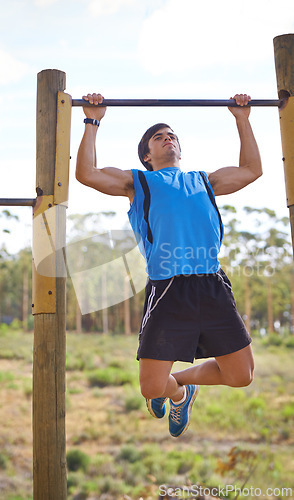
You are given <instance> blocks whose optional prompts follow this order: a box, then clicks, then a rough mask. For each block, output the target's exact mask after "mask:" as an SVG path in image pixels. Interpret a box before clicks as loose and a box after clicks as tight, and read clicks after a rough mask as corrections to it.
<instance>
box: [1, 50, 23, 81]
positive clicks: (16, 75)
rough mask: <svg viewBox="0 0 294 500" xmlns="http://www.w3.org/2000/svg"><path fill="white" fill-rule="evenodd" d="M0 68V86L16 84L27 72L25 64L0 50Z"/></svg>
mask: <svg viewBox="0 0 294 500" xmlns="http://www.w3.org/2000/svg"><path fill="white" fill-rule="evenodd" d="M0 67H1V72H0V85H7V84H10V83H15V82H18V81H19V80H21V78H22V77H23V76H24V75H25V74H26V73H27V71H28V65H27V64H25V63H23V62H21V61H19V60H18V59H16V58H15V57H14V56H12V55H11V54H9V53H8V52H6V51H4V50H1V49H0Z"/></svg>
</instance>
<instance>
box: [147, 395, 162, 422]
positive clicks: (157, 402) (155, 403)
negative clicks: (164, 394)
mask: <svg viewBox="0 0 294 500" xmlns="http://www.w3.org/2000/svg"><path fill="white" fill-rule="evenodd" d="M166 400H167V398H155V399H146V405H147V408H148V410H149V413H151V415H152V417H155V418H163V417H164V415H165V402H166Z"/></svg>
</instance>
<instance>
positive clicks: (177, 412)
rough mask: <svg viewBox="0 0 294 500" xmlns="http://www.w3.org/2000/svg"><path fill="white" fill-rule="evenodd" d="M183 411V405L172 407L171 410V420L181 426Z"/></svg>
mask: <svg viewBox="0 0 294 500" xmlns="http://www.w3.org/2000/svg"><path fill="white" fill-rule="evenodd" d="M181 409H182V405H180V406H171V408H170V418H171V420H173V421H174V422H175V423H176V424H180V423H181Z"/></svg>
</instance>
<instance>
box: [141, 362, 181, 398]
mask: <svg viewBox="0 0 294 500" xmlns="http://www.w3.org/2000/svg"><path fill="white" fill-rule="evenodd" d="M172 366H173V361H160V360H157V359H147V358H141V359H140V361H139V367H140V386H141V393H142V395H143V396H144V397H145V398H146V399H155V398H161V397H167V398H171V399H173V401H180V399H182V397H183V395H184V388H183V387H182V385H179V384H178V382H177V381H176V379H175V377H174V376H173V375H171V374H170V372H171V369H172Z"/></svg>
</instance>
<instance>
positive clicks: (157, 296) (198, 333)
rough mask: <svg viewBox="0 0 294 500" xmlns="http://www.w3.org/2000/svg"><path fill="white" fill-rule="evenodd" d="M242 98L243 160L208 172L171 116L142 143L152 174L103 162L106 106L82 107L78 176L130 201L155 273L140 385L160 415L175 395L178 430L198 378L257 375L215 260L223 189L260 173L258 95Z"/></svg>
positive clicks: (233, 382)
mask: <svg viewBox="0 0 294 500" xmlns="http://www.w3.org/2000/svg"><path fill="white" fill-rule="evenodd" d="M84 99H85V100H86V101H89V102H90V103H91V104H95V105H97V104H98V103H100V104H101V103H102V101H103V97H102V96H101V94H88V95H87V96H84ZM234 99H236V102H237V104H238V105H239V106H237V107H231V108H229V110H230V111H231V113H232V114H233V116H234V117H235V119H236V124H237V129H238V132H239V136H240V142H241V147H240V158H239V166H238V167H225V168H221V169H219V170H216V171H215V172H212V173H210V174H208V175H207V174H206V173H205V172H198V171H191V172H182V171H181V170H180V159H181V149H180V144H179V141H178V138H177V136H176V134H175V133H174V131H173V130H172V129H171V128H170V127H169V126H168V125H166V124H157V125H155V126H153V127H151V128H150V129H148V130H147V132H146V133H145V134H144V136H143V137H142V139H141V141H140V144H139V148H138V152H139V158H140V160H141V162H142V163H143V165H144V166H145V168H146V169H147V170H148V171H147V172H143V171H142V170H127V171H122V170H120V169H116V168H109V167H108V168H102V169H97V168H96V150H95V139H96V133H97V130H98V126H99V122H100V120H102V118H103V117H104V115H105V112H106V108H105V107H96V106H93V107H84V112H85V115H86V117H87V118H86V119H85V122H86V126H85V133H84V136H83V138H82V141H81V145H80V148H79V151H78V156H77V167H76V178H77V179H78V180H79V181H80V182H81V183H83V184H85V185H87V186H90V187H92V188H94V189H97V190H98V191H100V192H102V193H105V194H109V195H112V196H127V197H128V198H129V200H130V203H131V208H130V211H129V213H128V215H129V219H130V223H131V225H132V227H133V230H134V232H135V234H136V237H137V240H138V243H139V247H140V249H141V250H142V252H143V253H144V256H145V258H146V262H147V271H148V275H149V279H148V282H147V286H146V300H145V306H144V312H143V319H142V325H141V331H140V334H139V349H138V353H137V359H138V360H139V368H140V385H141V392H142V395H143V396H144V397H145V398H146V400H147V407H148V410H149V412H150V413H151V415H153V416H154V417H155V418H162V417H163V416H164V415H165V411H166V401H167V399H168V398H169V399H170V414H169V431H170V434H171V435H172V436H174V437H178V436H180V435H181V434H183V432H185V430H186V429H187V427H188V425H189V421H190V412H191V408H192V404H193V402H194V400H195V398H196V396H197V394H198V390H199V386H200V385H218V384H219V385H228V386H231V387H243V386H247V385H249V384H250V383H251V381H252V378H253V369H254V361H253V355H252V350H251V345H250V343H251V339H250V337H249V334H248V332H247V331H246V329H245V326H244V324H243V322H242V320H241V318H240V316H239V314H238V312H237V310H236V305H235V301H234V297H233V294H232V290H231V285H230V282H229V280H228V278H227V277H226V275H225V274H224V272H223V271H222V270H221V269H220V265H219V262H218V259H217V254H218V252H219V249H220V245H221V240H222V232H223V228H222V222H221V217H220V214H219V212H218V209H217V206H216V204H215V195H226V194H229V193H233V192H236V191H238V190H240V189H242V188H243V187H245V186H247V185H248V184H250V183H251V182H253V181H255V180H256V179H257V178H258V177H259V176H260V175H262V167H261V160H260V156H259V151H258V147H257V144H256V141H255V138H254V135H253V132H252V129H251V126H250V123H249V114H250V107H244V106H245V105H246V104H248V102H249V100H250V97H249V96H247V95H246V94H237V95H235V97H234ZM192 167H193V166H192ZM203 358H210V359H207V361H205V362H203V363H201V364H198V365H195V366H192V367H190V368H187V369H185V370H182V371H179V372H175V373H171V370H172V366H173V363H174V362H175V361H177V360H178V361H187V362H191V363H193V360H194V359H203Z"/></svg>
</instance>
